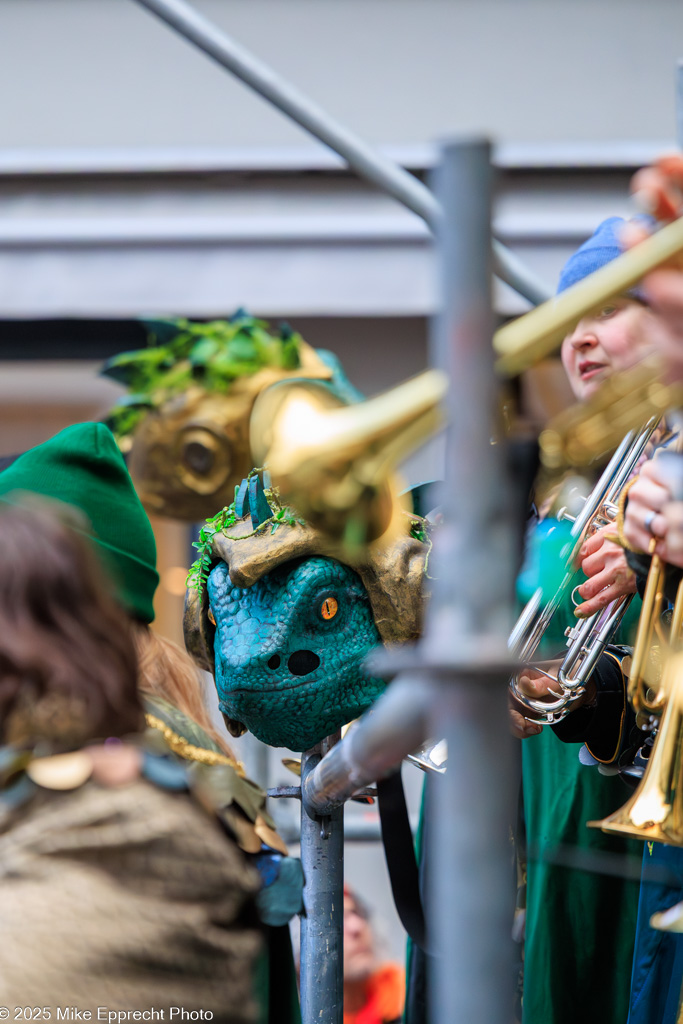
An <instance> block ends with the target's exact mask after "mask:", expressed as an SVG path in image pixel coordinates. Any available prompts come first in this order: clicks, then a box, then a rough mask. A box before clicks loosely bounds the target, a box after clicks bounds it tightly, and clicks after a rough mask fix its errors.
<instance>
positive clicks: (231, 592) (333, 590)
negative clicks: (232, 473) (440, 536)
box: [185, 471, 431, 750]
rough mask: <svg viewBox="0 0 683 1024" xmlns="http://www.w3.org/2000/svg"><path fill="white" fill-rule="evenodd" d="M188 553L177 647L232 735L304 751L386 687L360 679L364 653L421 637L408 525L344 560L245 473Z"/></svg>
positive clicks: (417, 551) (419, 584)
mask: <svg viewBox="0 0 683 1024" xmlns="http://www.w3.org/2000/svg"><path fill="white" fill-rule="evenodd" d="M197 546H198V548H199V550H200V558H199V559H198V561H197V562H196V563H195V566H194V567H193V569H192V571H191V574H190V578H189V580H188V584H189V589H188V596H187V602H186V609H185V642H186V645H187V648H188V650H189V651H190V653H191V654H192V655H193V656H194V658H195V660H196V661H197V662H198V663H199V665H200V666H201V667H202V668H204V669H206V670H207V671H209V672H212V673H213V675H214V678H215V681H216V688H217V691H218V699H219V706H220V709H221V711H222V712H223V715H224V717H225V720H226V724H227V726H228V729H229V730H230V732H231V733H232V734H233V735H236V736H237V735H240V734H241V733H243V732H245V731H246V730H247V729H248V730H249V731H250V732H252V733H253V734H254V735H255V736H257V737H258V738H259V739H260V740H263V741H264V742H265V743H268V744H270V745H272V746H285V747H289V748H290V749H292V750H307V749H309V748H310V747H312V746H313V745H314V744H315V743H317V742H318V741H320V740H321V739H323V738H324V737H325V736H327V735H329V734H330V733H332V732H334V731H335V730H336V729H338V728H340V726H342V725H344V724H345V723H347V722H349V721H352V720H353V719H354V718H357V717H358V715H360V714H362V712H364V711H366V710H367V709H368V708H369V707H370V706H371V705H372V703H373V702H374V701H375V699H376V698H377V697H378V696H379V694H380V693H381V692H382V690H383V689H384V683H383V682H382V681H381V680H379V679H376V678H373V677H372V676H370V675H368V674H367V673H366V672H365V671H364V668H363V663H364V660H365V657H366V655H367V654H368V652H369V651H370V650H371V649H372V648H373V647H376V646H377V645H380V644H382V643H387V644H396V643H403V642H409V641H413V640H415V639H416V638H417V637H418V636H419V633H420V628H421V618H422V604H423V596H424V593H423V592H424V578H425V569H426V560H427V556H428V552H429V549H430V546H431V542H430V540H429V537H428V536H427V533H426V524H425V522H424V520H422V519H419V518H418V517H416V516H411V515H408V514H405V515H404V516H403V523H402V527H401V528H400V529H399V531H398V532H397V533H395V534H394V535H393V539H392V540H391V541H390V542H389V543H388V544H387V545H385V546H383V547H379V546H378V545H372V546H370V547H369V548H363V549H360V550H359V552H358V554H357V556H356V557H354V558H350V557H349V556H348V554H341V555H340V549H339V547H338V546H337V545H335V544H334V542H333V541H331V540H329V539H326V538H325V537H324V536H323V535H322V534H321V533H320V531H318V530H316V529H314V528H313V527H312V526H310V525H309V524H307V523H305V522H304V521H303V520H302V519H301V518H300V517H298V516H297V515H296V513H294V512H293V511H292V510H291V509H288V508H285V507H283V506H282V505H281V503H280V501H279V499H278V495H277V493H276V492H275V491H274V490H272V489H269V488H268V487H266V488H265V489H264V488H263V486H262V484H261V480H260V476H259V475H258V474H257V473H256V472H255V471H254V472H253V473H252V474H250V476H249V478H247V479H246V480H245V481H243V484H242V486H241V487H240V489H239V492H238V494H237V496H236V500H235V501H234V502H233V503H232V505H230V506H229V507H228V508H225V509H223V511H222V512H221V513H219V515H218V516H216V517H215V518H214V519H212V520H209V521H208V522H207V525H206V526H205V527H204V528H203V530H202V532H201V534H200V540H199V542H198V545H197Z"/></svg>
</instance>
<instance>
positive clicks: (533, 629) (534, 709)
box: [508, 417, 659, 725]
mask: <svg viewBox="0 0 683 1024" xmlns="http://www.w3.org/2000/svg"><path fill="white" fill-rule="evenodd" d="M658 424H659V420H658V419H657V418H655V417H652V418H651V419H650V420H649V421H648V423H647V424H646V425H645V427H643V429H642V430H640V431H639V432H638V433H636V432H634V431H631V432H630V433H628V434H627V435H626V437H625V438H624V439H623V441H622V442H621V444H620V445H619V447H618V448H617V450H616V452H615V453H614V455H613V456H612V458H611V459H610V462H609V464H608V465H607V468H606V469H605V470H604V472H603V474H602V476H601V477H600V479H599V480H598V483H597V484H596V485H595V487H594V488H593V490H592V491H591V493H590V494H589V495H588V497H587V498H586V499H585V501H584V504H583V507H582V509H581V511H580V513H579V514H578V515H577V516H576V517H574V516H571V515H570V514H569V512H568V511H567V509H566V508H563V509H560V511H559V512H558V514H557V519H559V520H567V521H569V522H571V523H572V527H571V531H570V539H569V543H568V550H567V552H566V564H565V571H564V576H563V578H562V581H561V583H560V586H559V587H558V588H557V590H556V591H555V593H554V594H553V595H552V597H551V598H550V599H549V600H548V601H546V602H545V603H544V601H543V590H542V588H540V587H539V588H538V589H537V590H536V591H535V593H534V594H533V596H532V597H531V599H530V601H529V602H528V603H527V605H526V606H525V608H524V610H523V611H522V614H521V615H520V617H519V619H518V620H517V623H516V624H515V627H514V629H513V631H512V633H511V634H510V639H509V641H508V648H509V650H510V651H511V653H512V654H513V656H514V657H515V658H517V659H518V660H519V661H523V662H527V663H528V662H529V661H530V660H531V658H532V656H533V654H534V653H535V651H536V649H537V647H538V645H539V643H540V641H541V639H542V638H543V635H544V633H545V632H546V630H547V629H548V627H549V625H550V623H551V621H552V619H553V617H554V616H555V614H556V612H557V610H558V609H559V608H560V606H561V605H562V603H563V601H564V598H565V596H566V595H567V594H568V593H569V592H572V591H573V590H574V584H575V578H576V571H577V570H576V569H575V567H574V562H575V559H576V556H577V554H578V552H579V549H580V548H581V546H582V544H583V542H584V540H585V539H586V537H587V536H588V535H589V534H591V533H594V532H595V531H596V530H598V529H600V528H601V527H602V526H607V525H608V524H610V523H613V522H614V520H615V518H616V515H617V512H618V499H619V495H620V494H621V491H622V490H623V488H624V486H625V485H626V483H627V481H628V479H629V477H630V476H631V474H632V473H633V471H634V470H635V468H636V466H637V464H638V461H639V459H640V458H641V456H642V454H643V452H644V450H645V447H646V445H647V444H648V442H649V440H650V438H651V437H652V435H653V433H654V431H655V430H656V429H657V426H658ZM630 601H631V595H627V596H625V597H621V598H618V599H617V600H615V601H613V602H612V603H611V604H609V605H608V606H607V608H605V609H602V610H600V611H599V612H596V613H595V614H594V615H592V616H591V617H590V618H588V619H585V620H584V621H583V622H582V623H580V624H579V625H577V626H573V627H569V628H568V629H567V630H566V631H565V636H567V638H568V642H567V646H568V648H569V650H568V651H567V654H566V656H565V658H564V661H563V662H562V666H561V668H560V670H559V672H558V676H557V679H556V680H555V681H556V682H557V684H558V687H559V691H558V692H557V696H556V699H555V700H540V699H537V698H533V697H528V696H527V695H526V694H524V693H522V692H521V690H520V689H519V687H518V685H517V677H516V676H513V677H512V678H511V680H510V690H511V692H512V694H513V696H514V698H515V701H516V702H517V703H518V704H521V705H522V706H523V708H524V709H525V710H526V711H528V712H529V715H528V717H529V720H530V721H533V722H540V723H542V724H544V725H552V724H554V723H555V722H559V721H561V720H562V719H563V718H564V717H565V716H566V715H567V714H568V713H569V711H570V710H571V705H572V704H573V703H574V702H575V701H576V700H577V699H578V698H579V697H580V696H581V694H582V693H583V692H584V688H585V685H586V683H587V682H588V680H589V678H590V676H591V673H592V672H593V669H594V668H595V666H596V664H597V661H598V659H599V657H600V655H601V654H602V653H603V651H604V650H605V647H606V646H607V644H608V643H609V641H610V639H611V637H612V636H613V635H614V632H615V631H616V629H617V627H618V626H619V624H620V623H621V621H622V619H623V617H624V615H625V613H626V610H627V608H628V605H629V603H630Z"/></svg>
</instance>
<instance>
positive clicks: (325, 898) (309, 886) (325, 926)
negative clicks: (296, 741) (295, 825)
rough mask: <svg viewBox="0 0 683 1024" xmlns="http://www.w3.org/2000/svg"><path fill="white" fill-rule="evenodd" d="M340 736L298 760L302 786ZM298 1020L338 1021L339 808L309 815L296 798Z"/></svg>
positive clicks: (340, 936) (318, 1023)
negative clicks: (300, 875) (300, 902)
mask: <svg viewBox="0 0 683 1024" xmlns="http://www.w3.org/2000/svg"><path fill="white" fill-rule="evenodd" d="M338 739H339V734H337V735H336V736H334V737H328V738H327V739H326V740H323V742H322V743H319V744H317V746H315V747H313V748H312V749H311V750H308V751H307V752H306V753H305V754H304V755H303V757H302V759H301V784H302V793H303V783H304V780H305V779H306V776H307V775H308V774H309V773H310V772H311V771H312V770H313V769H314V768H315V766H316V765H317V764H318V762H319V761H320V759H321V757H323V756H324V754H326V753H327V751H328V750H329V748H330V747H331V746H332V745H333V744H334V743H335V742H336V741H337V740H338ZM301 863H302V865H303V869H304V913H303V915H302V917H301V1019H302V1022H303V1024H343V1018H344V984H343V967H344V962H343V925H344V808H343V807H339V808H338V809H337V810H335V811H332V813H331V814H330V815H329V817H325V818H320V817H317V816H315V817H313V816H310V815H309V814H308V812H307V811H306V809H305V807H304V801H303V799H302V801H301Z"/></svg>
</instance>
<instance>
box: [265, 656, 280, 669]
mask: <svg viewBox="0 0 683 1024" xmlns="http://www.w3.org/2000/svg"><path fill="white" fill-rule="evenodd" d="M279 667H280V655H279V654H274V655H273V657H272V658H268V668H279Z"/></svg>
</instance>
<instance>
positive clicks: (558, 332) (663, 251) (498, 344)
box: [493, 217, 683, 377]
mask: <svg viewBox="0 0 683 1024" xmlns="http://www.w3.org/2000/svg"><path fill="white" fill-rule="evenodd" d="M682 252H683V217H679V218H678V220H675V221H673V222H672V223H671V224H667V225H666V227H663V228H661V229H660V230H659V231H656V232H655V233H654V234H653V235H650V237H649V238H646V239H645V240H644V241H643V242H640V243H639V244H638V245H635V246H634V247H633V248H632V249H629V250H628V251H627V252H624V253H623V254H622V255H621V256H618V257H617V258H616V259H615V260H612V262H611V263H608V264H607V265H606V266H604V267H601V268H600V270H596V271H595V273H593V274H591V275H590V276H589V277H586V278H584V280H583V281H579V282H578V284H575V285H573V286H572V287H571V288H568V289H567V291H566V292H563V293H562V294H561V295H558V296H556V297H555V298H553V299H548V301H547V302H544V303H543V304H542V305H540V306H537V307H536V309H532V310H531V312H529V313H525V315H524V316H521V317H519V318H518V319H517V320H514V321H513V322H512V323H509V324H506V325H505V327H501V328H500V329H499V330H498V331H496V333H495V335H494V336H493V347H494V349H495V351H496V353H497V354H498V357H499V358H498V361H497V363H496V368H497V370H498V372H499V373H500V374H501V375H502V376H505V377H514V376H516V375H517V374H519V373H522V372H523V371H524V370H527V369H528V368H529V367H530V366H533V364H534V363H537V362H538V361H539V359H543V358H544V357H545V356H548V355H550V353H551V352H553V351H554V350H555V349H556V348H557V347H558V346H559V344H560V343H561V341H562V339H563V338H564V336H565V335H566V334H567V333H568V332H569V331H570V330H571V329H572V328H573V327H574V325H575V324H577V323H578V322H579V320H580V319H581V318H582V317H583V316H585V315H586V314H587V313H589V312H590V311H591V310H592V309H595V308H596V307H597V306H599V305H600V303H602V302H605V301H606V299H609V298H612V297H613V296H614V295H620V294H621V293H622V292H626V291H628V289H629V288H632V287H633V285H635V284H637V282H638V281H640V280H641V278H643V277H644V276H645V275H646V274H648V273H649V272H650V271H651V270H654V269H655V268H656V267H658V266H660V264H662V263H666V262H667V261H668V260H671V259H674V257H676V256H678V255H679V254H680V253H682Z"/></svg>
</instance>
